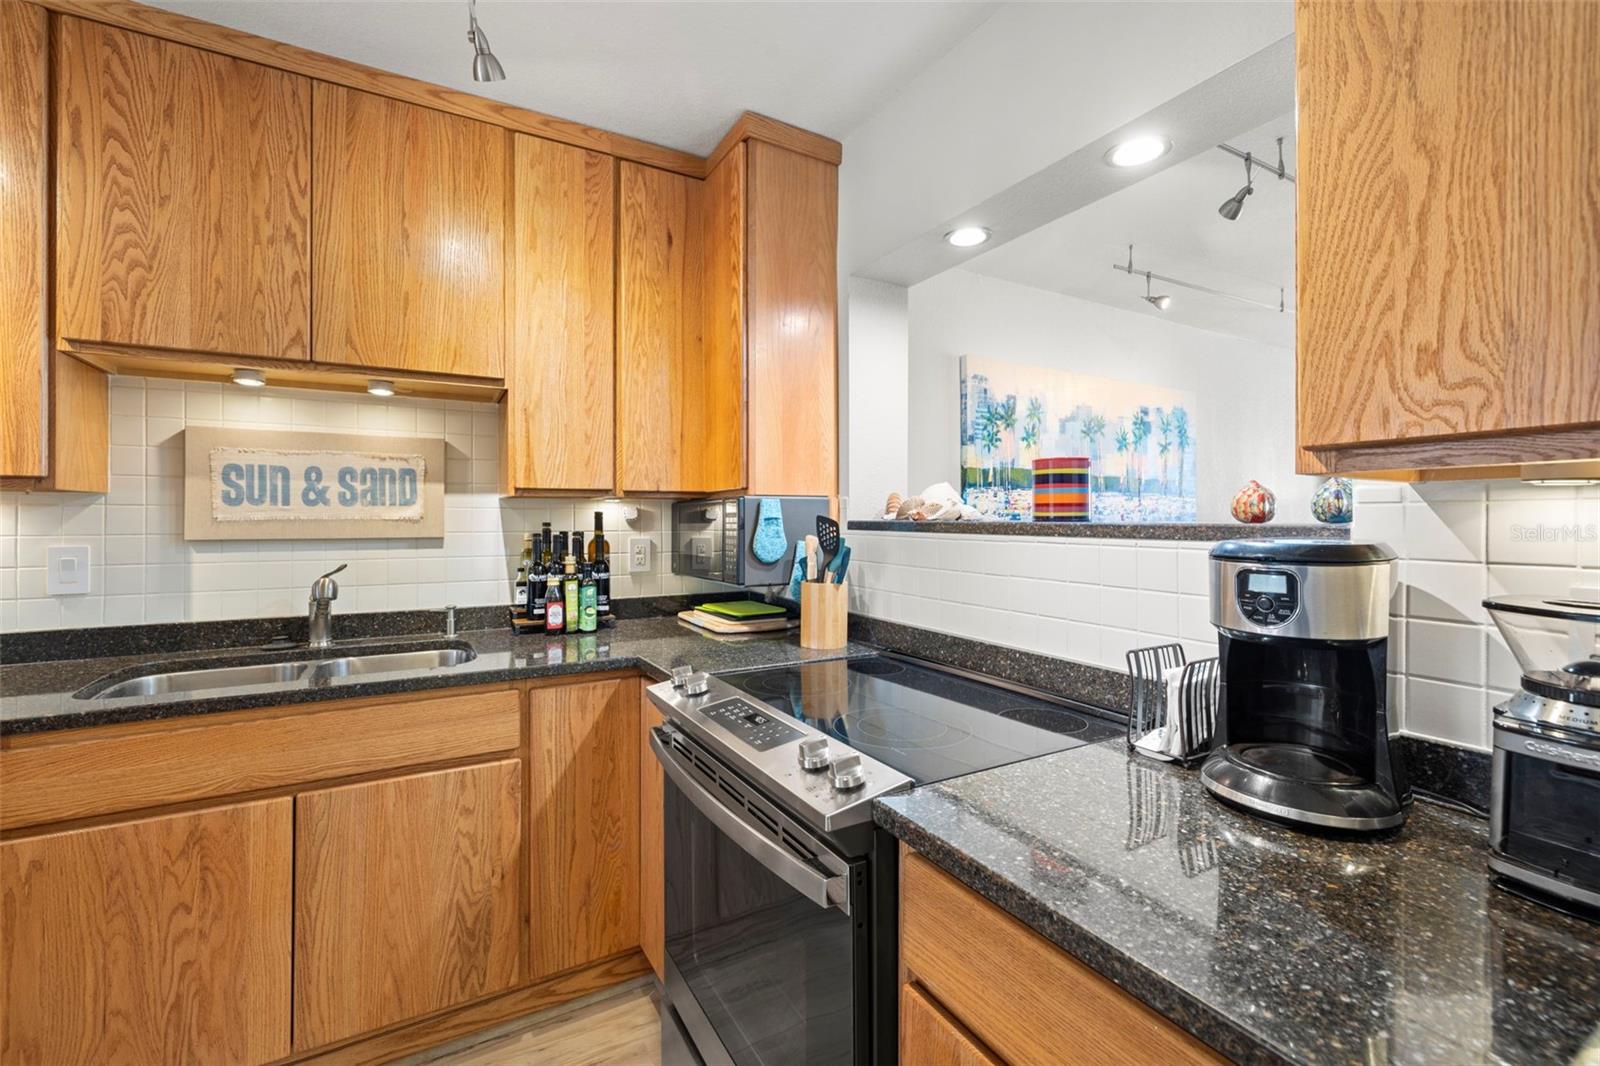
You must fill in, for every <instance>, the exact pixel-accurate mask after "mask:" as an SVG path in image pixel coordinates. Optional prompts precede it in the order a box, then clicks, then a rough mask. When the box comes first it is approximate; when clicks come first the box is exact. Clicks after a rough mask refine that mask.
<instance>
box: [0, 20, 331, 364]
mask: <svg viewBox="0 0 1600 1066" xmlns="http://www.w3.org/2000/svg"><path fill="white" fill-rule="evenodd" d="M6 6H7V7H16V6H18V5H15V4H8V5H6ZM55 93H56V105H55V106H56V111H57V123H56V145H55V148H56V157H55V158H56V251H55V261H56V329H57V335H58V336H59V337H60V338H61V340H62V342H63V343H64V344H65V343H71V342H85V343H97V344H111V345H127V346H134V347H149V348H175V349H185V350H191V351H199V352H215V353H224V354H229V355H250V356H260V357H269V358H275V359H306V358H309V357H310V354H311V349H310V321H311V305H310V281H309V270H310V229H311V219H310V212H311V82H310V80H309V79H307V78H303V77H299V76H297V75H294V74H288V73H285V72H283V71H280V70H274V69H273V68H271V67H265V66H261V65H260V64H257V63H247V62H244V61H242V60H238V59H232V58H229V57H227V56H222V55H218V54H217V53H215V52H208V51H203V50H201V49H198V48H190V47H187V46H185V45H180V44H174V43H172V42H170V41H164V40H161V39H159V38H155V37H148V36H145V35H143V34H139V33H130V32H128V31H126V30H120V29H114V28H112V27H110V26H105V25H101V24H100V23H97V22H90V21H86V20H84V19H78V18H71V17H67V16H60V17H57V19H56V31H55ZM7 95H9V88H8V90H7Z"/></svg>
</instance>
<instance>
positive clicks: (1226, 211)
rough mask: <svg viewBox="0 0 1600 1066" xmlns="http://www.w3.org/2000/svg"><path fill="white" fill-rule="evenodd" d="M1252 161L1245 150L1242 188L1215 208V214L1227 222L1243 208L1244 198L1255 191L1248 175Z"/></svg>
mask: <svg viewBox="0 0 1600 1066" xmlns="http://www.w3.org/2000/svg"><path fill="white" fill-rule="evenodd" d="M1252 163H1254V160H1253V159H1251V158H1250V153H1249V152H1246V153H1245V154H1244V188H1242V189H1240V190H1239V191H1238V192H1236V193H1234V194H1233V195H1232V196H1230V197H1228V198H1227V199H1226V200H1224V201H1222V206H1221V207H1219V208H1217V214H1219V215H1221V216H1222V217H1223V218H1225V219H1227V220H1228V221H1229V222H1232V221H1233V220H1234V219H1236V218H1238V217H1239V212H1240V211H1242V210H1244V198H1245V197H1246V196H1249V195H1250V194H1251V193H1253V192H1255V191H1256V187H1255V184H1254V182H1253V181H1252V180H1251V177H1250V167H1251V165H1252Z"/></svg>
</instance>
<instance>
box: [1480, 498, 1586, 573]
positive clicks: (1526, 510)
mask: <svg viewBox="0 0 1600 1066" xmlns="http://www.w3.org/2000/svg"><path fill="white" fill-rule="evenodd" d="M1582 535H1583V530H1582V529H1581V528H1580V527H1579V525H1578V499H1577V497H1576V496H1555V497H1552V498H1548V499H1547V498H1542V497H1513V498H1509V499H1493V498H1491V499H1490V500H1489V554H1488V559H1489V562H1491V563H1526V564H1533V565H1537V566H1577V565H1578V545H1579V542H1580V540H1581V539H1582Z"/></svg>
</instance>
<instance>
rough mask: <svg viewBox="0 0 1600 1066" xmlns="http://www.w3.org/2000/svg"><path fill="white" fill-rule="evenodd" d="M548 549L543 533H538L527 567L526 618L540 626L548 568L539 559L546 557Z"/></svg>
mask: <svg viewBox="0 0 1600 1066" xmlns="http://www.w3.org/2000/svg"><path fill="white" fill-rule="evenodd" d="M549 551H550V549H549V546H548V545H547V544H546V543H545V539H544V534H543V533H541V534H539V541H538V544H537V545H536V546H535V548H534V552H533V562H532V564H531V565H530V566H529V568H528V620H529V621H531V622H534V623H535V624H537V625H541V626H542V625H544V608H545V602H546V600H545V598H546V597H547V596H548V595H549V593H548V592H547V591H546V588H545V586H546V584H547V581H548V578H547V575H548V573H549V570H550V568H549V567H548V566H545V565H542V564H541V563H540V561H539V560H541V559H543V558H547V557H548V555H549Z"/></svg>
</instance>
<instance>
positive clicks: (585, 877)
mask: <svg viewBox="0 0 1600 1066" xmlns="http://www.w3.org/2000/svg"><path fill="white" fill-rule="evenodd" d="M529 721H530V724H531V726H532V746H533V752H532V765H531V766H530V774H529V777H530V780H531V781H532V785H531V792H532V794H531V796H530V807H529V822H528V839H529V867H530V869H531V870H532V886H531V887H532V893H531V899H530V904H531V906H532V912H531V917H532V922H533V944H532V953H531V958H532V965H531V967H530V968H531V971H532V972H531V973H530V974H529V975H528V976H529V978H530V979H531V980H534V981H538V980H541V979H543V978H545V977H549V976H550V975H552V974H556V973H560V972H562V971H563V970H570V969H572V968H573V967H575V966H582V965H584V964H585V963H590V962H596V961H598V960H600V959H604V958H608V957H609V956H612V955H616V954H618V953H620V952H624V951H629V950H632V949H634V948H637V947H638V946H639V682H638V680H637V679H636V678H633V677H627V678H608V679H606V680H601V681H586V682H581V683H578V684H568V685H560V686H554V687H549V688H538V689H534V691H533V707H532V712H531V714H530V717H529Z"/></svg>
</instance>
